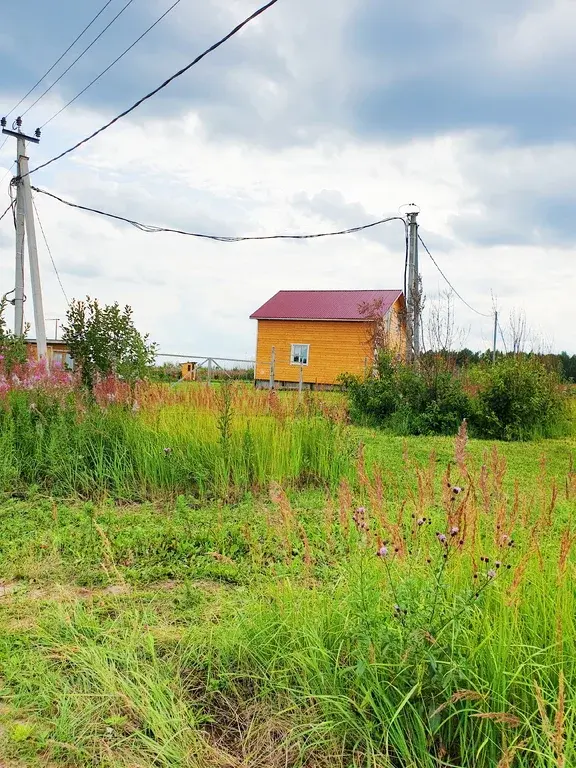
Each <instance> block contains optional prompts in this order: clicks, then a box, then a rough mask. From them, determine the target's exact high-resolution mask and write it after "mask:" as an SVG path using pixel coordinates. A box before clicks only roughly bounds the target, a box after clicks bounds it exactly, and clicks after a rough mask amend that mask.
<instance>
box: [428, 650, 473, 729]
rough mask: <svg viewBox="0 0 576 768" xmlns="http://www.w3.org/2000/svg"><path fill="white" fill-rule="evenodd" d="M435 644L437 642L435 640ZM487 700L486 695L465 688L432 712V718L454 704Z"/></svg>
mask: <svg viewBox="0 0 576 768" xmlns="http://www.w3.org/2000/svg"><path fill="white" fill-rule="evenodd" d="M434 642H436V641H435V640H434ZM485 699H486V694H485V693H479V692H478V691H470V690H467V689H464V688H463V689H461V690H459V691H455V692H454V693H453V694H452V696H450V698H449V699H447V700H446V701H445V702H444V703H443V704H440V706H439V707H437V708H436V709H435V710H434V712H432V714H431V715H430V717H431V718H432V717H436V715H439V714H440V712H443V711H444V710H445V709H446V708H447V707H450V706H452V704H457V703H458V702H459V701H484V700H485Z"/></svg>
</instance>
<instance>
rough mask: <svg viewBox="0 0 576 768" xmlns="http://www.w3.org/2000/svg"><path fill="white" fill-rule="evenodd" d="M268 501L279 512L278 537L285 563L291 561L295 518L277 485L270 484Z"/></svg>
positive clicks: (286, 497) (285, 497)
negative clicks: (282, 544) (269, 500)
mask: <svg viewBox="0 0 576 768" xmlns="http://www.w3.org/2000/svg"><path fill="white" fill-rule="evenodd" d="M270 499H271V500H272V502H273V503H274V504H275V505H276V508H277V509H278V510H279V512H280V518H281V521H282V525H281V526H280V531H279V533H280V536H281V538H282V540H283V543H284V556H285V560H286V563H289V562H290V560H291V559H292V534H293V531H294V524H295V518H294V513H293V511H292V507H291V505H290V501H289V499H288V496H286V492H285V491H284V489H283V488H282V486H281V485H280V484H279V483H271V484H270Z"/></svg>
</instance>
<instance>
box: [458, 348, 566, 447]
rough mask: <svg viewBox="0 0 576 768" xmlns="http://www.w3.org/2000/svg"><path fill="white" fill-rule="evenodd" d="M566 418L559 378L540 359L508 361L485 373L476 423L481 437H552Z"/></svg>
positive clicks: (522, 357)
mask: <svg viewBox="0 0 576 768" xmlns="http://www.w3.org/2000/svg"><path fill="white" fill-rule="evenodd" d="M565 418H566V402H565V398H564V397H563V396H562V392H561V389H560V380H559V376H558V374H557V373H556V372H555V371H553V370H550V369H549V368H547V367H546V366H545V365H544V364H543V363H542V362H541V361H540V360H538V359H537V358H534V357H528V356H523V355H519V356H515V357H506V358H502V359H500V360H499V361H498V362H497V363H496V364H495V365H493V366H489V367H487V368H486V369H485V370H484V372H483V375H482V382H481V386H480V390H479V392H478V395H477V398H476V402H475V414H474V419H473V424H474V428H475V432H476V434H478V436H480V437H486V438H496V439H498V440H529V439H531V438H533V437H536V436H539V435H540V436H547V435H550V434H551V433H553V432H554V431H555V430H557V428H558V425H559V424H561V423H562V421H564V420H565Z"/></svg>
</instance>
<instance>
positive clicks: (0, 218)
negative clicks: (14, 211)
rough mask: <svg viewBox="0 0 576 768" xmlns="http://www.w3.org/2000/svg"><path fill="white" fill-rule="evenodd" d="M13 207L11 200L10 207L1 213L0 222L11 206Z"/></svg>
mask: <svg viewBox="0 0 576 768" xmlns="http://www.w3.org/2000/svg"><path fill="white" fill-rule="evenodd" d="M13 205H14V201H13V200H11V201H10V205H9V206H8V208H6V210H5V211H4V213H3V214H2V215H1V216H0V221H2V219H3V218H4V216H6V214H7V213H8V211H9V210H10V209H11V208H12V206H13Z"/></svg>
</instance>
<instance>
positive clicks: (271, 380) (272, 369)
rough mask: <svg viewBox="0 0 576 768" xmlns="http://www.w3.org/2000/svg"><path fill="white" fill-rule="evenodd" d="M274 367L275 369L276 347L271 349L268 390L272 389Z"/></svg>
mask: <svg viewBox="0 0 576 768" xmlns="http://www.w3.org/2000/svg"><path fill="white" fill-rule="evenodd" d="M275 367H276V347H272V356H271V358H270V389H274V373H275V370H274V369H275Z"/></svg>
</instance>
